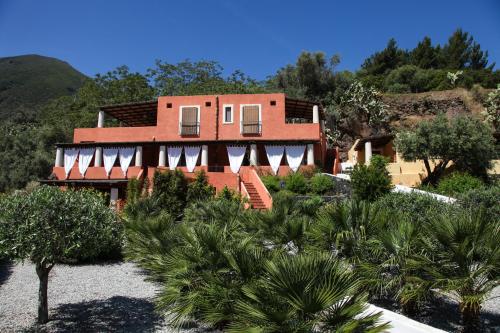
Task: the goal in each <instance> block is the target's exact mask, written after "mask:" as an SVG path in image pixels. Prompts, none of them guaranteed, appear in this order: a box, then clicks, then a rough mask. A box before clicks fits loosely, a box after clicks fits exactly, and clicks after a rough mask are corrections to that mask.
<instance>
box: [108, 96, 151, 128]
mask: <svg viewBox="0 0 500 333" xmlns="http://www.w3.org/2000/svg"><path fill="white" fill-rule="evenodd" d="M157 108H158V102H157V101H148V102H139V103H127V104H118V105H107V106H102V107H101V108H100V109H101V110H102V111H104V112H105V113H106V114H108V115H110V116H111V117H113V118H115V119H117V120H119V121H121V122H123V123H124V124H125V125H127V126H131V127H139V126H156V118H157Z"/></svg>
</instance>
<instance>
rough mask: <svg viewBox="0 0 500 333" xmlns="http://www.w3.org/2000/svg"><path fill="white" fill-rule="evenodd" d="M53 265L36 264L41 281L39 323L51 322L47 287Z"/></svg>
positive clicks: (39, 288) (39, 289)
mask: <svg viewBox="0 0 500 333" xmlns="http://www.w3.org/2000/svg"><path fill="white" fill-rule="evenodd" d="M51 269H52V265H50V266H45V264H36V274H37V275H38V279H39V281H40V285H39V287H38V323H39V324H45V323H47V322H48V321H49V309H48V305H47V285H48V283H49V272H50V270H51Z"/></svg>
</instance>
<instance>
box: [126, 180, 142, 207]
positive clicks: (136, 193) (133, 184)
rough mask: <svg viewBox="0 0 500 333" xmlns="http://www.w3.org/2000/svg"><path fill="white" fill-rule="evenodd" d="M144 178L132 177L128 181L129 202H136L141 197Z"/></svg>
mask: <svg viewBox="0 0 500 333" xmlns="http://www.w3.org/2000/svg"><path fill="white" fill-rule="evenodd" d="M142 185H143V184H142V179H137V178H132V179H130V180H129V181H128V183H127V204H129V203H130V204H135V203H136V202H137V200H139V199H140V198H141V194H142Z"/></svg>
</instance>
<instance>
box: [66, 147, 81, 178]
mask: <svg viewBox="0 0 500 333" xmlns="http://www.w3.org/2000/svg"><path fill="white" fill-rule="evenodd" d="M77 156H78V149H76V148H68V149H64V172H66V178H67V177H68V175H69V172H70V171H71V169H72V168H73V165H75V161H76V157H77Z"/></svg>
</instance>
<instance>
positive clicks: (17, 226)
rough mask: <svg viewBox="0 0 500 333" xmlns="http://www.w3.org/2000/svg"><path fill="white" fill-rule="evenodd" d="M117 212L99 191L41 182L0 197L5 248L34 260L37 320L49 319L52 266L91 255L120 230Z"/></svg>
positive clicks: (0, 225) (20, 257) (18, 256)
mask: <svg viewBox="0 0 500 333" xmlns="http://www.w3.org/2000/svg"><path fill="white" fill-rule="evenodd" d="M114 223H117V222H116V215H115V214H114V212H113V211H112V210H111V209H110V208H109V207H107V206H106V204H105V201H104V198H103V197H102V196H101V195H99V194H98V193H97V192H95V191H90V190H81V191H73V190H67V191H61V190H60V189H59V188H56V187H49V186H41V187H39V188H37V189H35V190H34V191H33V192H31V193H28V194H26V193H15V194H13V195H10V196H5V197H2V198H0V235H3V239H0V252H3V254H6V255H7V257H9V258H12V259H16V260H22V261H24V260H30V261H32V262H33V263H34V264H35V267H36V273H37V275H38V278H39V280H40V286H39V291H38V322H39V323H40V324H44V323H46V322H47V321H48V306H47V285H48V277H49V272H50V270H51V269H52V267H54V265H55V264H56V263H58V262H60V261H61V260H65V259H71V258H76V257H92V256H93V255H96V254H98V253H99V252H100V251H101V250H102V249H103V247H105V246H107V243H108V241H107V240H109V239H111V238H112V235H113V234H114V232H115V226H114Z"/></svg>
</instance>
